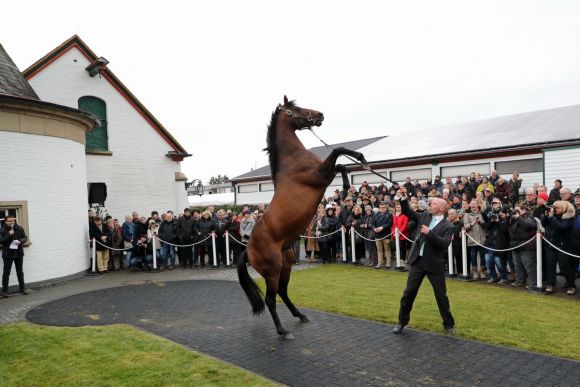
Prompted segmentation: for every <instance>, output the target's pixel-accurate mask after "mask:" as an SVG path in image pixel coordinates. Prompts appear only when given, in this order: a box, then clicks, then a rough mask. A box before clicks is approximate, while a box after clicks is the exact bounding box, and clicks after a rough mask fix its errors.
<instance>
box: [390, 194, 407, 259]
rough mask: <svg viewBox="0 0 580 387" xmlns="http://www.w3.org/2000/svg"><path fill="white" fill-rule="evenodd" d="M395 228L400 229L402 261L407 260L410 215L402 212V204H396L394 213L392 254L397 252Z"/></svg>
mask: <svg viewBox="0 0 580 387" xmlns="http://www.w3.org/2000/svg"><path fill="white" fill-rule="evenodd" d="M395 228H398V229H399V253H400V257H401V261H406V260H407V246H408V245H407V239H406V238H405V237H407V238H409V217H408V216H407V215H405V214H403V213H402V212H401V204H399V203H396V204H395V213H394V214H393V224H392V226H391V234H392V235H391V256H392V255H393V254H395V256H396V254H397V252H396V247H397V244H396V242H395Z"/></svg>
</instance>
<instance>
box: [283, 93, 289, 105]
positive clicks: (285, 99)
mask: <svg viewBox="0 0 580 387" xmlns="http://www.w3.org/2000/svg"><path fill="white" fill-rule="evenodd" d="M286 105H288V97H286V95H284V106H286Z"/></svg>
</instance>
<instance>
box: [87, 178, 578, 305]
mask: <svg viewBox="0 0 580 387" xmlns="http://www.w3.org/2000/svg"><path fill="white" fill-rule="evenodd" d="M521 187H522V179H521V177H520V176H519V174H518V173H517V172H514V173H513V174H512V176H511V178H510V179H509V180H506V179H503V178H501V177H500V176H499V175H498V174H497V173H496V172H495V171H492V173H491V174H490V175H489V176H481V175H479V174H477V173H472V174H471V175H470V176H459V177H457V178H455V179H454V178H446V179H445V180H442V179H441V178H440V177H439V176H436V177H435V179H434V180H431V179H427V180H426V181H422V182H419V181H417V180H415V181H412V180H411V179H410V178H406V179H405V182H404V183H402V184H397V183H394V184H392V185H389V186H387V185H386V184H384V183H382V184H379V185H369V184H368V183H367V182H363V184H362V185H361V186H359V187H358V190H357V187H355V186H350V187H349V188H348V189H345V190H342V191H341V190H336V191H335V192H334V194H333V195H332V196H331V197H328V198H324V199H323V200H322V202H321V203H320V205H319V207H318V210H317V212H316V214H315V215H314V217H313V219H312V221H311V222H310V224H309V225H308V227H307V228H306V230H305V232H304V236H305V238H303V241H304V244H305V246H304V247H305V250H306V256H307V260H308V261H309V262H321V263H322V264H327V263H333V262H337V260H342V259H343V258H346V260H347V261H348V262H351V261H353V260H352V256H351V255H352V246H351V240H352V239H351V233H354V244H355V246H354V251H355V260H354V262H355V263H356V264H359V265H363V264H365V265H367V266H370V267H373V268H375V269H381V268H385V269H389V268H391V267H393V266H394V265H393V263H394V261H395V248H396V245H397V243H396V241H395V238H396V236H397V235H398V238H399V243H398V245H399V252H400V259H401V261H400V262H401V265H402V266H401V267H400V268H399V269H403V268H404V265H405V261H406V258H407V255H408V250H409V248H410V247H411V246H412V242H413V241H414V240H415V238H416V236H417V235H416V232H417V230H416V229H417V226H416V225H415V224H414V222H413V221H411V220H409V218H408V217H407V216H406V215H405V214H403V213H402V211H401V206H400V203H399V202H398V201H397V200H396V195H397V192H400V191H402V192H406V194H407V196H408V197H409V205H410V207H411V209H412V210H413V211H415V212H417V213H422V212H425V211H427V210H428V208H429V205H430V200H431V198H441V199H443V200H445V201H446V202H447V204H448V210H447V213H446V216H447V218H448V220H449V221H450V222H451V223H452V224H453V226H454V236H453V240H452V250H453V257H454V259H453V261H454V262H453V264H454V267H453V268H452V269H453V270H454V271H455V272H456V273H457V274H460V275H461V274H463V273H467V274H468V276H469V277H470V278H473V279H486V280H487V282H497V283H499V284H508V283H511V285H512V286H515V287H523V286H525V287H526V288H530V289H532V288H538V287H544V288H545V292H546V293H547V294H551V293H553V292H554V291H556V275H557V273H558V272H559V273H560V274H561V275H563V276H564V278H565V284H564V291H565V292H566V293H567V294H570V295H572V294H575V292H576V285H575V280H576V277H577V275H578V259H577V258H575V257H572V256H570V255H568V254H566V252H567V253H570V254H573V255H580V189H578V190H576V191H575V192H574V193H573V192H572V191H571V190H570V189H569V188H568V187H564V186H562V182H561V181H560V180H556V181H555V182H554V186H553V187H551V188H550V189H548V188H547V187H546V186H543V185H540V184H534V185H533V186H532V187H530V188H528V189H526V191H525V197H524V198H523V200H520V190H521ZM265 210H266V209H265V206H264V205H263V204H261V205H259V206H258V209H256V210H255V211H252V210H251V209H250V208H249V207H245V208H244V209H243V210H242V211H241V212H240V213H236V212H234V211H232V210H227V211H226V210H223V209H220V210H217V211H216V210H215V208H214V207H208V208H207V209H206V210H204V211H191V210H190V209H189V208H185V209H184V210H183V212H182V213H180V214H178V215H177V216H176V215H175V214H174V213H173V212H172V211H167V212H165V213H162V214H161V215H159V213H158V212H157V211H153V212H152V213H151V215H150V216H149V217H145V216H140V215H139V214H138V213H136V212H133V214H132V215H127V216H126V217H125V221H124V222H123V223H120V222H119V221H118V220H117V219H113V218H111V217H106V218H105V219H101V218H100V217H99V216H95V215H94V214H93V213H92V212H91V211H90V212H89V217H90V236H91V238H95V239H96V240H97V242H98V243H97V244H96V256H97V257H96V258H97V259H96V260H97V269H98V271H99V272H100V273H106V272H108V271H111V270H118V269H120V268H123V267H125V268H128V269H129V270H151V268H152V267H153V256H154V254H153V248H154V246H155V249H156V257H157V260H158V261H157V265H158V267H159V268H160V269H161V270H163V269H169V270H172V269H174V268H175V267H176V266H177V265H178V264H179V266H181V267H182V268H184V269H186V268H203V267H206V266H217V267H220V266H225V265H226V264H227V263H229V262H231V263H232V264H233V265H235V264H236V260H237V258H238V256H239V254H240V253H241V251H242V250H243V248H244V244H246V243H247V241H248V240H249V238H250V237H251V233H252V229H253V227H254V224H255V222H256V221H257V220H258V219H259V217H260V216H261V215H262V214H263V213H264V211H265ZM343 227H344V229H345V232H346V234H347V237H346V238H345V244H346V249H345V251H342V250H343V248H342V238H341V233H340V231H341V228H343ZM395 230H397V231H395ZM462 230H465V232H466V235H467V253H468V256H467V267H466V268H465V269H464V268H463V261H462V240H461V239H462V238H461V233H462ZM538 231H539V232H541V233H542V235H543V236H544V237H545V240H544V241H543V246H542V248H543V254H542V270H543V271H542V273H543V277H544V278H543V283H542V284H537V283H536V269H537V260H536V241H535V236H536V233H537V232H538ZM226 233H227V234H226ZM212 235H214V236H215V250H216V251H215V255H216V257H217V262H215V263H216V264H215V265H214V262H213V255H214V252H213V243H212V238H211V236H212ZM226 235H228V238H229V242H230V243H229V251H226V238H225V236H226ZM154 239H155V241H154ZM298 243H299V242H298ZM191 245H193V246H191Z"/></svg>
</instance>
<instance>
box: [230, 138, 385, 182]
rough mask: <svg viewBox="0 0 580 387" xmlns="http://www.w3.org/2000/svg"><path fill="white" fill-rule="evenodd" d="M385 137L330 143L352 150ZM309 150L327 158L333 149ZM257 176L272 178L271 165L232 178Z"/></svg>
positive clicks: (236, 179) (235, 179) (316, 148)
mask: <svg viewBox="0 0 580 387" xmlns="http://www.w3.org/2000/svg"><path fill="white" fill-rule="evenodd" d="M385 137H386V136H381V137H373V138H363V139H361V140H354V141H348V142H341V143H339V144H330V146H331V147H332V148H337V147H344V148H347V149H351V150H357V149H360V148H363V147H365V146H367V145H369V144H372V143H374V142H377V141H379V140H382V139H383V138H385ZM309 151H310V152H312V153H314V154H315V155H316V156H318V157H320V158H321V159H323V160H324V159H325V158H327V157H328V155H329V154H330V152H331V151H332V149H330V148H329V147H327V146H324V145H322V146H316V147H314V148H310V149H309ZM257 177H265V178H270V177H271V171H270V165H265V166H263V167H260V168H257V169H254V170H253V171H250V172H246V173H244V174H243V175H239V176H236V177H234V178H233V179H232V180H233V181H238V180H245V179H253V178H257Z"/></svg>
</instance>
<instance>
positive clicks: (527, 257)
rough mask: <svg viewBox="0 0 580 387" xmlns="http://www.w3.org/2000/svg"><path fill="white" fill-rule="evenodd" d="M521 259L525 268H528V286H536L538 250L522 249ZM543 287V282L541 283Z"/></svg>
mask: <svg viewBox="0 0 580 387" xmlns="http://www.w3.org/2000/svg"><path fill="white" fill-rule="evenodd" d="M521 260H522V264H523V265H524V268H525V270H526V274H527V276H528V286H529V287H535V286H536V279H537V277H536V269H537V265H536V252H535V251H528V250H526V251H522V253H521ZM539 285H540V287H542V284H539Z"/></svg>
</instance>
